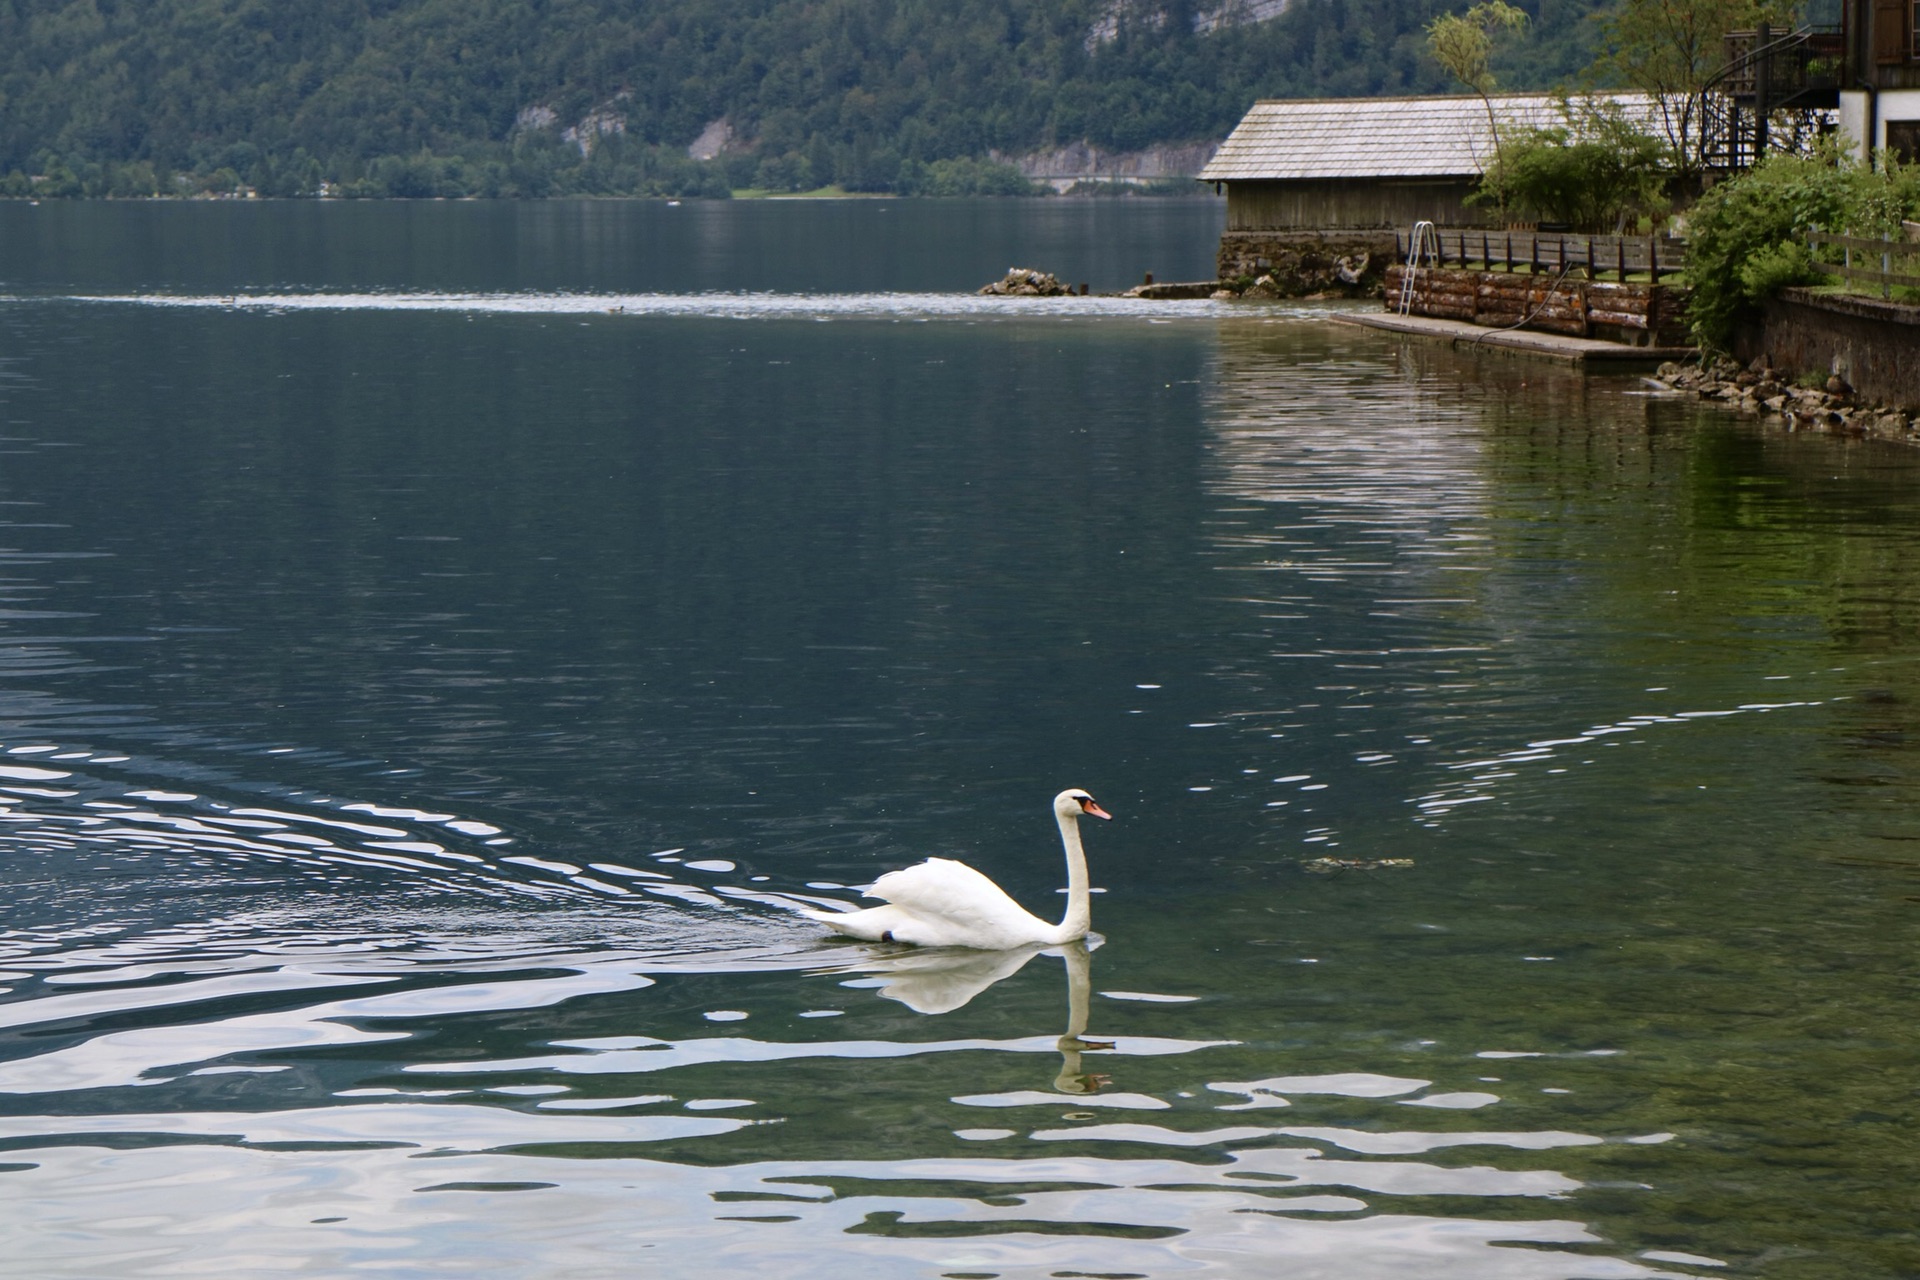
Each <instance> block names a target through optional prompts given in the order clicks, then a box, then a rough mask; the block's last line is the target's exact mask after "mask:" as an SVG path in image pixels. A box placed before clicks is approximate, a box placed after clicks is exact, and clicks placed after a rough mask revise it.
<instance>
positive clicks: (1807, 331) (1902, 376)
mask: <svg viewBox="0 0 1920 1280" xmlns="http://www.w3.org/2000/svg"><path fill="white" fill-rule="evenodd" d="M1737 347H1738V349H1739V353H1740V355H1741V356H1742V357H1743V358H1746V359H1752V358H1754V357H1756V356H1760V357H1764V358H1765V359H1766V360H1767V361H1769V362H1770V363H1771V364H1772V365H1773V366H1774V367H1775V368H1778V369H1784V370H1787V371H1788V372H1789V373H1790V374H1791V375H1796V376H1797V375H1802V374H1809V373H1817V374H1833V375H1838V376H1839V377H1840V378H1842V379H1843V380H1845V381H1846V382H1847V383H1848V384H1849V385H1851V386H1852V388H1853V390H1854V392H1855V393H1856V394H1857V395H1859V396H1860V397H1861V398H1863V399H1865V400H1871V401H1874V402H1877V403H1879V404H1884V405H1897V406H1900V407H1902V408H1905V409H1909V410H1914V409H1920V307H1915V306H1909V305H1906V304H1904V303H1898V302H1881V301H1879V300H1878V299H1875V298H1856V297H1851V296H1844V297H1843V296H1836V295H1834V294H1829V293H1816V292H1815V291H1813V290H1811V289H1783V290H1782V291H1781V293H1780V296H1779V297H1777V298H1775V299H1773V300H1772V301H1771V302H1769V303H1768V304H1767V309H1766V319H1765V321H1764V323H1763V324H1762V326H1761V329H1760V331H1759V332H1758V333H1757V334H1755V333H1748V334H1746V335H1744V336H1743V338H1742V340H1741V341H1740V342H1739V343H1738V344H1737Z"/></svg>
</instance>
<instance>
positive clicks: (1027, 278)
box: [979, 267, 1073, 298]
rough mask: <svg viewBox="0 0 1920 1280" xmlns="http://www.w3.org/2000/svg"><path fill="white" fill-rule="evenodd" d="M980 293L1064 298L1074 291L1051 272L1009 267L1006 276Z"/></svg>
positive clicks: (994, 295)
mask: <svg viewBox="0 0 1920 1280" xmlns="http://www.w3.org/2000/svg"><path fill="white" fill-rule="evenodd" d="M979 293H980V295H981V296H982V297H997V298H1064V297H1068V296H1070V295H1072V293H1073V289H1072V288H1071V287H1070V286H1068V285H1064V284H1061V283H1060V281H1059V279H1058V278H1057V277H1056V276H1055V275H1054V274H1053V273H1052V272H1050V271H1036V270H1034V269H1033V268H1032V267H1009V268H1007V274H1006V275H1005V276H1003V277H1001V278H1000V279H998V280H995V281H994V282H993V283H992V284H989V285H984V286H982V287H981V289H980V290H979Z"/></svg>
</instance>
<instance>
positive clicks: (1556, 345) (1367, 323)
mask: <svg viewBox="0 0 1920 1280" xmlns="http://www.w3.org/2000/svg"><path fill="white" fill-rule="evenodd" d="M1334 319H1335V320H1336V321H1338V322H1339V323H1341V324H1352V325H1360V326H1362V327H1363V328H1368V329H1385V330H1387V331H1388V332H1390V333H1404V334H1407V335H1409V336H1411V337H1416V338H1425V339H1427V340H1429V341H1433V342H1445V343H1447V344H1448V345H1449V346H1451V347H1453V349H1454V350H1456V351H1467V350H1472V349H1474V348H1477V347H1484V348H1487V349H1490V350H1494V351H1499V352H1502V353H1504V354H1508V355H1518V356H1529V357H1532V358H1534V359H1537V360H1554V361H1558V362H1559V363H1561V364H1574V365H1583V366H1590V367H1592V368H1593V369H1594V371H1595V372H1600V371H1609V372H1620V373H1631V372H1634V371H1637V370H1640V369H1651V368H1654V367H1656V366H1658V365H1660V364H1662V363H1664V362H1665V361H1668V360H1690V359H1692V358H1693V357H1694V356H1695V355H1697V354H1698V352H1697V351H1696V349H1695V348H1693V347H1629V346H1627V345H1625V344H1624V343H1619V342H1603V341H1601V340H1600V339H1598V338H1575V337H1570V336H1568V335H1566V334H1560V333H1541V332H1539V331H1537V330H1533V329H1488V328H1484V327H1482V326H1480V325H1477V324H1468V323H1467V322H1466V321H1464V320H1441V319H1436V318H1435V317H1432V316H1403V315H1399V314H1397V313H1395V312H1390V311H1381V312H1372V313H1367V312H1358V313H1347V314H1344V315H1339V316H1336V317H1334Z"/></svg>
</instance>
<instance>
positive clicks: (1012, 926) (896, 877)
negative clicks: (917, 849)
mask: <svg viewBox="0 0 1920 1280" xmlns="http://www.w3.org/2000/svg"><path fill="white" fill-rule="evenodd" d="M866 896H867V897H870V898H882V899H884V900H886V901H888V902H891V903H893V904H894V905H895V906H896V907H899V908H901V909H902V910H904V911H906V912H908V913H910V914H911V915H912V916H914V917H915V918H916V919H918V920H920V921H922V922H924V923H925V924H926V926H927V927H928V928H927V932H928V936H926V937H924V938H911V939H909V938H905V937H903V938H902V939H901V940H902V941H917V942H922V943H923V944H924V945H931V946H941V945H951V946H973V947H994V948H997V947H1008V946H1018V945H1021V944H1022V943H1026V942H1031V941H1033V940H1034V937H1035V931H1036V930H1044V929H1045V928H1046V927H1047V926H1046V924H1045V922H1044V921H1040V920H1036V919H1034V917H1033V916H1031V915H1029V914H1027V912H1026V910H1025V909H1024V908H1023V907H1021V905H1020V904H1019V903H1017V902H1015V901H1014V900H1013V899H1012V898H1009V897H1008V896H1007V895H1006V892H1005V891H1004V890H1002V889H1001V888H1000V886H999V885H997V884H995V883H994V882H993V881H991V880H989V879H987V877H985V876H983V875H981V874H980V873H979V872H978V871H975V870H974V869H973V868H972V867H970V866H968V865H967V864H966V863H964V862H955V861H953V860H952V859H950V858H928V859H927V860H926V861H925V862H923V863H921V864H920V865H919V866H917V867H907V868H905V869H903V870H900V871H890V872H888V873H887V874H886V875H884V876H881V877H880V878H879V879H878V880H876V881H874V882H873V887H872V888H871V889H869V890H867V894H866Z"/></svg>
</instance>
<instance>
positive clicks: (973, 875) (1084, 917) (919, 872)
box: [807, 788, 1110, 951]
mask: <svg viewBox="0 0 1920 1280" xmlns="http://www.w3.org/2000/svg"><path fill="white" fill-rule="evenodd" d="M1083 813H1087V814H1092V815H1093V816H1094V817H1096V818H1105V817H1108V816H1110V815H1109V814H1108V813H1107V812H1106V811H1105V810H1104V809H1102V808H1101V807H1100V806H1099V805H1097V804H1095V803H1094V802H1093V797H1092V796H1090V795H1088V794H1087V793H1086V792H1084V791H1081V790H1079V789H1078V788H1069V789H1068V790H1066V791H1062V792H1061V793H1060V794H1059V795H1057V796H1055V797H1054V798H1053V816H1054V819H1055V821H1057V822H1058V823H1059V825H1060V843H1061V845H1062V846H1064V848H1065V850H1066V855H1067V914H1066V916H1065V918H1064V919H1062V920H1061V921H1060V923H1059V924H1048V923H1047V922H1046V921H1045V920H1042V919H1040V918H1039V917H1037V916H1035V915H1033V914H1031V913H1030V912H1028V911H1027V910H1026V909H1025V908H1024V907H1022V906H1021V905H1020V904H1019V903H1017V902H1015V901H1014V900H1013V899H1012V898H1009V897H1008V896H1007V894H1006V891H1005V890H1004V889H1002V888H1001V887H1000V886H999V885H997V884H995V883H994V882H993V881H991V880H989V879H987V877H985V876H983V875H981V874H980V873H979V872H978V871H975V870H974V869H973V868H972V867H970V866H968V865H967V864H966V863H964V862H955V861H953V860H952V859H950V858H928V859H927V860H926V861H925V862H923V863H921V864H920V865H919V866H917V867H907V868H906V869H905V870H902V871H889V872H888V873H887V874H886V875H884V876H881V877H880V878H879V879H878V880H876V881H874V882H873V887H872V888H871V889H868V890H867V891H866V893H865V895H864V896H866V897H869V898H880V899H882V900H884V901H885V903H886V905H885V906H883V907H869V908H867V909H866V910H864V911H843V912H827V911H809V912H807V915H809V916H811V917H812V918H813V919H815V920H818V921H819V922H820V923H821V924H824V925H826V926H827V927H828V928H829V929H832V930H833V931H834V932H835V933H844V934H846V935H847V936H848V937H852V938H864V939H866V940H867V941H869V942H910V943H913V944H915V945H916V946H922V947H974V948H977V949H978V950H981V951H1007V950H1011V949H1012V948H1014V947H1029V946H1056V945H1058V944H1060V943H1062V942H1071V941H1073V940H1074V939H1075V938H1084V937H1086V936H1087V930H1088V929H1089V928H1091V927H1092V923H1093V911H1092V907H1091V905H1090V903H1091V897H1090V894H1089V892H1088V884H1087V856H1086V854H1085V852H1084V851H1083V850H1082V849H1081V847H1080V815H1081V814H1083Z"/></svg>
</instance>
